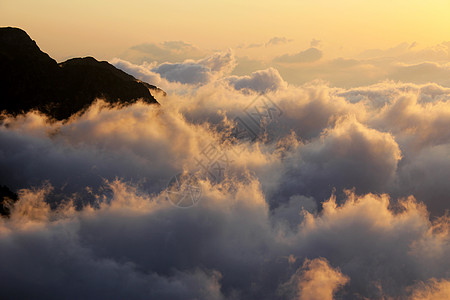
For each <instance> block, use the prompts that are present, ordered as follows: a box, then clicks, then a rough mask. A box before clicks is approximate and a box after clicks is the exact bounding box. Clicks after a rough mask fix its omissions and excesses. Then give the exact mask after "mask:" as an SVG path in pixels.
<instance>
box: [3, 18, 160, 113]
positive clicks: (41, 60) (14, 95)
mask: <svg viewBox="0 0 450 300" xmlns="http://www.w3.org/2000/svg"><path fill="white" fill-rule="evenodd" d="M150 91H152V92H158V91H161V90H160V89H158V88H157V87H155V86H153V85H150V84H147V83H145V82H142V81H139V80H137V79H136V78H134V77H133V76H131V75H129V74H127V73H125V72H123V71H121V70H119V69H117V68H115V67H114V66H112V65H111V64H109V63H107V62H99V61H97V60H96V59H94V58H92V57H85V58H73V59H69V60H68V61H65V62H63V63H60V64H58V63H57V62H56V61H55V60H54V59H52V58H51V57H50V56H49V55H48V54H46V53H44V52H42V51H41V50H40V49H39V47H38V46H37V44H36V42H35V41H33V40H32V39H31V38H30V37H29V36H28V34H27V33H26V32H25V31H23V30H21V29H18V28H11V27H5V28H0V94H1V97H0V111H6V112H7V113H10V114H19V113H22V112H27V111H29V110H32V109H37V110H39V111H41V112H43V113H45V114H47V115H49V116H50V117H52V118H55V119H58V120H63V119H67V118H69V117H70V116H71V115H73V114H75V113H77V112H79V111H81V110H83V109H86V108H87V107H89V105H90V104H91V103H92V102H93V101H94V100H95V98H97V97H101V98H103V99H105V100H106V101H107V102H109V103H120V104H130V103H133V102H135V101H136V100H138V99H142V100H143V101H145V102H147V103H154V104H158V102H157V101H156V99H155V98H154V97H153V95H152V94H151V92H150Z"/></svg>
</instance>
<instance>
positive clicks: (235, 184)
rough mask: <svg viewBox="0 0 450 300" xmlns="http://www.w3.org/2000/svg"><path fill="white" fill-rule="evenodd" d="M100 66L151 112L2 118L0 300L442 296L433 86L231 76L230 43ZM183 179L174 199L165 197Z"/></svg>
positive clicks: (444, 197) (440, 181) (442, 166)
mask: <svg viewBox="0 0 450 300" xmlns="http://www.w3.org/2000/svg"><path fill="white" fill-rule="evenodd" d="M113 63H114V64H115V65H116V66H117V67H120V68H122V69H124V70H126V71H128V72H130V73H132V74H133V75H135V76H136V77H138V78H140V79H142V80H146V81H149V83H152V84H157V85H159V86H161V87H163V89H165V90H166V91H167V92H168V95H167V96H162V95H159V98H158V102H160V103H161V106H160V107H157V106H152V105H147V104H145V103H142V102H137V103H135V104H133V105H131V106H126V107H114V106H108V105H107V104H105V103H104V102H103V101H101V99H100V100H98V101H97V102H96V103H95V104H94V105H92V106H91V107H90V108H89V109H88V110H87V111H86V112H85V113H83V114H82V115H78V116H74V117H73V118H72V119H70V120H68V121H67V122H53V123H51V122H48V120H47V119H46V118H45V117H44V116H42V115H40V114H39V113H36V112H31V113H28V114H27V115H22V116H17V117H11V116H6V115H3V116H2V119H1V126H0V141H1V143H0V168H1V170H2V172H0V184H1V185H7V186H8V187H10V188H11V189H13V190H16V191H19V201H18V202H17V203H16V204H15V206H14V207H12V208H11V217H10V218H9V219H7V218H1V219H0V240H1V241H0V264H1V265H2V268H1V269H0V274H1V277H2V280H1V281H0V287H1V289H2V293H3V295H4V296H5V297H6V298H34V299H38V298H42V299H61V298H67V299H80V298H83V299H99V298H108V299H123V298H127V299H143V298H145V299H148V298H151V299H230V300H231V299H302V300H306V299H433V297H434V298H436V299H445V298H446V297H449V296H450V295H449V294H448V293H449V288H448V282H449V270H450V261H449V260H448V256H449V253H450V243H449V238H450V235H449V229H450V228H449V218H448V213H446V210H448V209H449V203H450V202H449V201H450V198H449V195H450V186H449V185H448V178H450V171H449V170H450V159H449V153H450V134H448V128H450V102H449V101H450V100H449V99H450V90H449V89H448V88H445V87H443V86H441V85H438V84H436V83H429V84H414V83H398V82H392V81H384V82H380V83H378V84H374V85H368V86H361V87H353V88H337V87H331V86H330V85H328V84H326V83H324V82H321V81H315V82H311V83H308V84H305V85H301V86H298V85H293V84H288V83H287V82H286V81H285V80H284V79H283V78H282V76H281V75H280V73H279V72H278V71H277V69H274V68H267V69H262V70H259V71H256V72H254V73H251V74H250V75H244V76H237V75H230V73H231V70H232V69H233V68H234V66H235V64H236V60H235V58H234V55H233V53H232V52H218V53H216V54H212V55H210V56H207V57H205V58H199V59H195V60H183V61H182V62H163V63H144V64H133V63H130V62H128V61H125V60H121V59H115V60H114V61H113ZM182 172H185V173H186V172H189V173H191V174H194V175H195V176H196V178H198V181H196V182H195V184H196V185H198V186H196V188H200V189H201V199H200V201H199V202H198V204H197V205H196V206H195V207H192V208H189V209H181V208H178V207H176V206H174V205H173V204H172V203H171V202H170V201H169V200H170V199H168V198H170V197H169V196H168V194H167V193H166V191H165V189H166V187H167V184H168V182H169V181H170V180H171V179H172V178H173V176H174V175H176V174H179V173H182ZM24 286H26V287H27V288H26V289H25V288H23V287H24Z"/></svg>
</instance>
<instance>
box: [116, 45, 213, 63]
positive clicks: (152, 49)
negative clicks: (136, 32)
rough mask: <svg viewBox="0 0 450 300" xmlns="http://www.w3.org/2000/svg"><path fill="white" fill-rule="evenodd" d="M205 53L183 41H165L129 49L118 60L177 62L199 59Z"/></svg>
mask: <svg viewBox="0 0 450 300" xmlns="http://www.w3.org/2000/svg"><path fill="white" fill-rule="evenodd" d="M206 54H207V52H206V51H203V50H201V49H199V48H198V47H196V46H194V45H192V44H190V43H186V42H183V41H166V42H162V43H145V44H140V45H136V46H133V47H131V48H130V49H128V50H127V51H125V53H122V55H120V58H122V59H124V60H128V61H130V62H132V63H135V64H142V63H144V62H155V61H156V62H158V63H163V62H179V61H184V60H186V59H199V58H202V57H204V56H205V55H206Z"/></svg>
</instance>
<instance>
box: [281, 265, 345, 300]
mask: <svg viewBox="0 0 450 300" xmlns="http://www.w3.org/2000/svg"><path fill="white" fill-rule="evenodd" d="M348 281H349V278H348V277H346V276H345V275H343V274H342V273H341V272H340V271H339V270H335V269H333V268H332V267H331V266H330V265H329V263H328V261H327V260H326V259H324V258H316V259H314V260H309V259H305V262H304V263H303V266H302V268H301V269H299V270H298V271H297V272H296V273H295V274H294V275H292V277H291V279H290V280H289V283H288V285H287V286H289V285H291V288H293V289H294V291H295V292H296V294H297V295H295V296H294V297H292V299H298V300H333V299H334V298H333V295H334V293H335V292H336V291H337V290H338V289H339V288H341V287H342V286H343V285H345V284H346V283H347V282H348ZM292 285H293V287H292Z"/></svg>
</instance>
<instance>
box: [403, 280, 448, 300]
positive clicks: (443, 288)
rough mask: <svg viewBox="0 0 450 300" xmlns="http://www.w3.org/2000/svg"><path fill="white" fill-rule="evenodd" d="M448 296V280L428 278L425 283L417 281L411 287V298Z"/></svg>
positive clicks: (435, 299)
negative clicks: (413, 286)
mask: <svg viewBox="0 0 450 300" xmlns="http://www.w3.org/2000/svg"><path fill="white" fill-rule="evenodd" d="M448 297H450V281H448V280H445V279H443V280H437V279H435V278H432V279H430V280H429V281H428V282H427V283H419V284H417V285H416V286H415V288H414V289H413V294H412V297H411V299H412V300H438V299H446V298H448Z"/></svg>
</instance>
